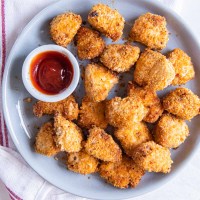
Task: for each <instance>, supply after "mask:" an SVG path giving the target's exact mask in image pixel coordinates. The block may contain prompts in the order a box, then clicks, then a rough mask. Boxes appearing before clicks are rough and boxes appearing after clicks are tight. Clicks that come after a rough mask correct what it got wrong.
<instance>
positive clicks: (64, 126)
mask: <svg viewBox="0 0 200 200" xmlns="http://www.w3.org/2000/svg"><path fill="white" fill-rule="evenodd" d="M54 130H55V134H56V135H55V137H54V140H55V142H56V144H57V146H58V147H60V149H61V150H62V151H66V152H69V153H70V152H78V151H80V150H81V142H82V140H83V136H82V131H81V129H80V128H79V127H78V126H77V125H76V124H74V123H73V122H71V121H68V120H66V119H65V118H64V117H63V116H61V115H60V114H56V115H55V117H54Z"/></svg>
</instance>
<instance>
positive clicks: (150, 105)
mask: <svg viewBox="0 0 200 200" xmlns="http://www.w3.org/2000/svg"><path fill="white" fill-rule="evenodd" d="M127 90H128V96H130V97H131V96H133V95H136V96H139V97H140V98H141V99H142V101H143V104H144V106H145V107H146V109H147V110H148V112H147V115H146V116H145V118H144V119H143V120H144V121H145V122H148V123H154V122H156V121H157V120H158V118H159V117H160V116H161V115H162V113H163V106H162V104H161V102H160V99H159V98H158V96H157V94H156V92H155V91H153V90H152V89H151V88H145V87H139V86H138V85H136V84H135V83H131V82H129V84H128V88H127Z"/></svg>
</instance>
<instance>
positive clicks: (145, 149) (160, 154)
mask: <svg viewBox="0 0 200 200" xmlns="http://www.w3.org/2000/svg"><path fill="white" fill-rule="evenodd" d="M132 158H133V160H134V162H135V163H136V164H138V165H139V166H140V167H141V168H143V169H144V170H147V171H149V172H163V173H169V172H170V170H171V164H172V163H173V161H172V160H171V155H170V151H169V149H168V148H166V147H163V146H161V145H159V144H156V143H155V142H153V141H149V142H146V143H142V144H140V145H139V146H138V147H137V148H135V149H134V151H133V154H132Z"/></svg>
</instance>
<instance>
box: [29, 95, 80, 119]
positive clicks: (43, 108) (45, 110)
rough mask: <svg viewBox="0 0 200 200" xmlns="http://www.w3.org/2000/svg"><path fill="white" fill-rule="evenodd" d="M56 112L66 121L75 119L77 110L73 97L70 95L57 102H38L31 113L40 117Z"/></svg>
mask: <svg viewBox="0 0 200 200" xmlns="http://www.w3.org/2000/svg"><path fill="white" fill-rule="evenodd" d="M56 112H59V113H60V114H62V115H63V117H65V118H66V119H68V120H74V119H77V118H78V113H79V109H78V104H77V103H76V100H75V98H74V97H73V95H70V96H69V97H67V98H66V99H64V100H62V101H58V102H43V101H38V102H37V103H36V104H35V105H34V106H33V113H34V115H35V116H36V117H42V116H43V115H54V114H55V113H56Z"/></svg>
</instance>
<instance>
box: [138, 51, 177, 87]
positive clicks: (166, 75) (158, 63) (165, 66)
mask: <svg viewBox="0 0 200 200" xmlns="http://www.w3.org/2000/svg"><path fill="white" fill-rule="evenodd" d="M174 77H175V70H174V67H173V65H172V63H171V62H170V61H169V60H167V58H166V57H165V56H164V55H162V54H161V53H159V52H156V51H152V50H150V49H146V50H145V51H144V52H143V53H142V54H141V56H140V58H139V59H138V61H137V63H136V68H135V71H134V81H135V82H136V83H137V84H138V85H140V86H146V85H148V87H149V88H151V89H152V90H155V91H157V90H163V89H164V88H166V87H167V86H168V85H170V84H171V83H172V81H173V79H174Z"/></svg>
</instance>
